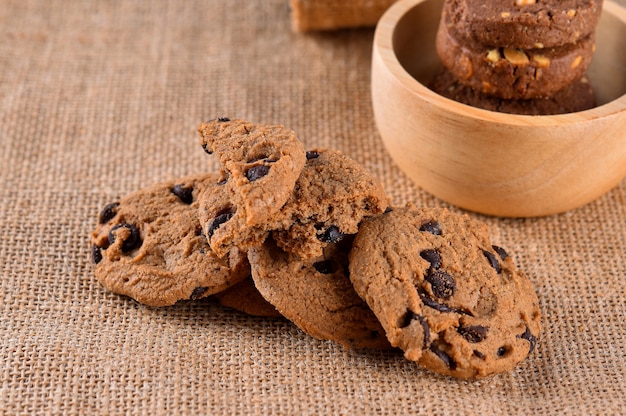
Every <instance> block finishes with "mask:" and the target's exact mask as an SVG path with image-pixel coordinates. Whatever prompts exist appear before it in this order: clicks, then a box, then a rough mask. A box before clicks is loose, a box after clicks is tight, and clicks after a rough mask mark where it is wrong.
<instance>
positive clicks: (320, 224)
mask: <svg viewBox="0 0 626 416" xmlns="http://www.w3.org/2000/svg"><path fill="white" fill-rule="evenodd" d="M388 202H389V200H388V198H387V195H386V194H385V191H384V189H383V187H382V185H381V184H380V182H379V181H378V180H377V179H376V177H374V176H373V175H371V174H370V173H369V172H367V171H366V170H365V169H364V168H363V166H361V165H359V164H358V163H357V162H355V161H354V160H352V159H350V158H348V157H346V156H344V155H343V154H342V153H340V152H337V151H333V150H328V149H315V150H311V151H309V152H307V163H306V165H305V166H304V168H303V169H302V172H301V173H300V177H299V178H298V181H297V182H296V185H295V189H294V190H293V194H292V195H291V198H290V199H289V200H288V201H287V203H286V204H285V206H284V207H283V210H282V212H281V214H280V216H278V217H277V221H275V224H274V225H273V226H272V227H273V229H274V230H275V231H273V232H272V235H273V237H274V239H275V240H276V243H277V244H278V246H279V247H281V248H282V249H283V250H285V251H287V252H290V253H294V254H296V255H298V256H300V257H302V258H311V257H317V256H320V255H322V252H323V250H324V247H326V246H327V245H328V244H331V243H335V242H337V241H339V240H341V239H342V238H344V236H347V235H350V234H355V233H356V232H357V231H358V226H359V223H360V222H361V221H362V220H363V219H364V218H367V217H370V216H373V215H377V214H380V213H382V212H384V211H385V208H387V206H388Z"/></svg>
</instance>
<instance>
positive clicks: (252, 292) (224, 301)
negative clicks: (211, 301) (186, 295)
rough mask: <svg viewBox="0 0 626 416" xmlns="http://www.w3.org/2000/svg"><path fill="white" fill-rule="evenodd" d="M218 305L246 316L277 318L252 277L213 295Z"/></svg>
mask: <svg viewBox="0 0 626 416" xmlns="http://www.w3.org/2000/svg"><path fill="white" fill-rule="evenodd" d="M215 298H216V299H217V300H218V301H219V303H220V305H222V306H226V307H228V308H232V309H235V310H238V311H240V312H244V313H247V314H248V315H254V316H264V317H268V318H278V317H280V316H282V315H281V314H280V312H278V311H277V310H276V308H275V307H274V306H273V305H272V304H271V303H269V302H268V301H266V300H265V298H264V297H263V296H261V294H260V293H259V291H258V290H257V288H256V286H254V281H253V280H252V277H248V278H246V279H244V280H242V281H241V282H239V283H237V284H236V285H234V286H231V287H229V288H228V289H226V290H224V291H223V292H219V293H216V294H215Z"/></svg>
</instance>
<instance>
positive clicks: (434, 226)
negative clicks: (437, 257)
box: [420, 221, 441, 235]
mask: <svg viewBox="0 0 626 416" xmlns="http://www.w3.org/2000/svg"><path fill="white" fill-rule="evenodd" d="M420 231H424V232H426V233H431V234H435V235H441V225H439V223H438V222H437V221H428V222H426V223H424V224H422V226H421V227H420Z"/></svg>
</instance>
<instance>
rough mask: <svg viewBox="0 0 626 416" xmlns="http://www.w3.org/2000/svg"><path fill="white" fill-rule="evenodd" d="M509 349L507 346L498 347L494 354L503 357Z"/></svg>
mask: <svg viewBox="0 0 626 416" xmlns="http://www.w3.org/2000/svg"><path fill="white" fill-rule="evenodd" d="M509 351H510V349H509V348H508V347H500V348H498V351H496V355H497V356H498V357H504V356H505V355H507V354H508V353H509Z"/></svg>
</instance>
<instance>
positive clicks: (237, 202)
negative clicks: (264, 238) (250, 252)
mask: <svg viewBox="0 0 626 416" xmlns="http://www.w3.org/2000/svg"><path fill="white" fill-rule="evenodd" d="M198 131H199V133H200V136H201V139H202V147H203V148H204V149H205V151H206V152H208V153H214V154H215V155H216V156H217V157H218V159H219V161H220V164H221V166H222V168H223V169H224V172H223V173H224V178H223V179H224V180H226V181H227V182H228V183H229V184H230V186H231V188H232V190H233V191H234V193H233V205H234V206H236V208H237V210H239V211H241V212H242V213H243V214H245V215H243V217H244V218H245V220H246V222H247V224H248V225H258V224H263V223H266V222H268V221H269V220H271V219H272V218H273V217H274V215H275V214H276V212H278V211H279V210H280V209H281V208H282V206H283V205H284V204H285V202H286V201H287V199H288V198H289V197H290V195H291V192H292V190H293V187H294V184H295V182H296V179H297V178H298V176H299V175H300V171H301V170H302V167H303V166H304V163H305V161H306V158H305V151H304V147H303V145H302V143H301V142H300V141H299V140H298V139H297V137H296V135H295V133H294V132H292V131H291V130H289V129H287V128H285V127H283V126H280V125H267V124H255V123H250V122H247V121H243V120H229V119H227V118H220V119H217V120H213V121H209V122H207V123H203V124H201V125H200V126H199V128H198Z"/></svg>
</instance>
